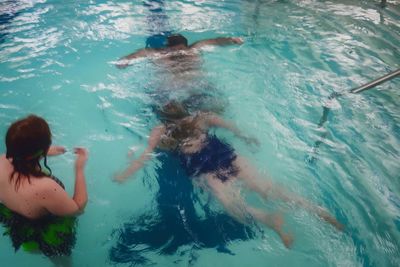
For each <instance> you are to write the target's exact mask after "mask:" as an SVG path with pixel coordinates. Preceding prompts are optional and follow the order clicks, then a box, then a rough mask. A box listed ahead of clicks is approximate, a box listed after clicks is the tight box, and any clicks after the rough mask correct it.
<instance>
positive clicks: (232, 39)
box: [190, 37, 243, 48]
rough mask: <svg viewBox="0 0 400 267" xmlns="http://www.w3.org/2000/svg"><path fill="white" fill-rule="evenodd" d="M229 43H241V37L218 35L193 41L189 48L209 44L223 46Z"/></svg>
mask: <svg viewBox="0 0 400 267" xmlns="http://www.w3.org/2000/svg"><path fill="white" fill-rule="evenodd" d="M231 44H243V39H242V38H240V37H219V38H215V39H208V40H202V41H198V42H195V43H193V44H192V45H191V46H190V48H202V47H204V46H209V45H218V46H224V45H231Z"/></svg>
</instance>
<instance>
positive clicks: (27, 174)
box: [0, 115, 87, 266]
mask: <svg viewBox="0 0 400 267" xmlns="http://www.w3.org/2000/svg"><path fill="white" fill-rule="evenodd" d="M6 148H7V152H6V154H5V155H1V156H0V222H1V223H2V224H3V225H4V226H5V227H6V228H7V234H8V235H9V236H10V238H11V240H12V243H13V245H14V248H15V250H17V249H19V248H20V247H22V248H24V249H25V250H27V251H36V250H40V251H42V252H43V253H44V254H45V255H46V256H48V257H50V259H52V260H53V261H54V262H58V261H59V262H58V263H57V264H61V265H64V266H67V265H69V260H68V259H66V258H62V257H61V258H59V256H69V255H70V254H71V250H72V247H73V245H74V242H75V229H74V225H75V218H74V217H73V216H74V215H78V214H80V213H82V212H83V210H84V208H85V206H86V202H87V192H86V183H85V174H84V168H85V163H86V160H87V152H86V150H85V149H83V148H76V149H75V154H76V161H75V176H76V177H75V192H74V195H73V197H69V196H68V194H67V192H66V191H65V189H64V185H63V184H62V182H61V181H60V180H59V179H57V178H56V177H55V176H53V175H52V174H51V170H50V168H49V167H48V166H47V156H55V155H60V154H63V153H65V148H64V147H60V146H51V132H50V128H49V125H48V124H47V122H46V121H45V120H44V119H42V118H40V117H37V116H35V115H30V116H28V117H26V118H24V119H21V120H18V121H16V122H14V123H13V124H12V125H11V126H10V128H9V129H8V131H7V134H6ZM42 160H43V162H44V166H42V164H41V161H42Z"/></svg>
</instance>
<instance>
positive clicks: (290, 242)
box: [279, 233, 294, 248]
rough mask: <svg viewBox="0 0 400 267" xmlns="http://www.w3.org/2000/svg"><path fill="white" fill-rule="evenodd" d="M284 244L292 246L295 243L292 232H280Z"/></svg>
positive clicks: (287, 246) (288, 246)
mask: <svg viewBox="0 0 400 267" xmlns="http://www.w3.org/2000/svg"><path fill="white" fill-rule="evenodd" d="M279 236H280V238H281V240H282V242H283V244H284V245H285V247H286V248H291V247H292V245H293V240H294V239H293V236H292V235H291V234H284V233H280V234H279Z"/></svg>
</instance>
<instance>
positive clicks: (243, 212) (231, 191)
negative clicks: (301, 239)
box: [204, 175, 293, 248]
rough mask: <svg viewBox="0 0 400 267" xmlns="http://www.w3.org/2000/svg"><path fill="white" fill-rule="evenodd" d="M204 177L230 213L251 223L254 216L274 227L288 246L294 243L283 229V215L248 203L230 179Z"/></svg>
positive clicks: (211, 176) (237, 218)
mask: <svg viewBox="0 0 400 267" xmlns="http://www.w3.org/2000/svg"><path fill="white" fill-rule="evenodd" d="M204 177H205V178H204V179H206V181H207V184H208V186H209V188H210V189H211V191H212V193H213V194H214V196H215V197H216V198H217V199H218V200H219V201H220V202H221V204H222V205H223V206H224V208H225V210H226V211H227V213H228V214H229V215H231V216H232V217H234V218H235V219H236V220H238V221H239V222H241V223H243V224H249V223H250V222H251V218H254V219H256V220H257V221H259V222H261V223H263V224H264V225H266V226H268V227H270V228H271V229H273V230H274V231H275V232H276V233H277V234H278V235H279V237H280V238H281V240H282V242H283V244H284V245H285V246H286V247H287V248H289V247H290V246H291V245H292V243H293V238H292V236H291V235H289V234H286V233H284V232H283V231H282V225H283V219H282V216H280V215H278V214H268V213H266V212H263V211H261V210H258V209H256V208H253V207H250V206H248V205H246V203H245V202H244V200H243V199H242V197H241V195H240V192H239V190H238V189H237V188H236V187H235V186H234V185H233V183H232V182H230V181H229V180H228V181H225V182H222V181H221V180H219V179H218V178H217V177H216V176H214V175H206V176H204Z"/></svg>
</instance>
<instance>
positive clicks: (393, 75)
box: [350, 69, 400, 94]
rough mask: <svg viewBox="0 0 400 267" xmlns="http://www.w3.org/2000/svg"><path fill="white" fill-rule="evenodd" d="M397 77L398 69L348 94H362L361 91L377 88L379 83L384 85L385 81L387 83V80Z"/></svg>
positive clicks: (399, 71)
mask: <svg viewBox="0 0 400 267" xmlns="http://www.w3.org/2000/svg"><path fill="white" fill-rule="evenodd" d="M398 75H400V69H398V70H396V71H393V72H391V73H389V74H386V75H385V76H382V77H380V78H378V79H375V80H373V81H372V82H369V83H367V84H364V85H362V86H360V87H357V88H354V89H351V90H350V93H354V94H357V93H360V92H362V91H365V90H368V89H371V88H373V87H375V86H377V85H380V84H381V83H384V82H386V81H389V80H391V79H393V78H395V77H396V76H398Z"/></svg>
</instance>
